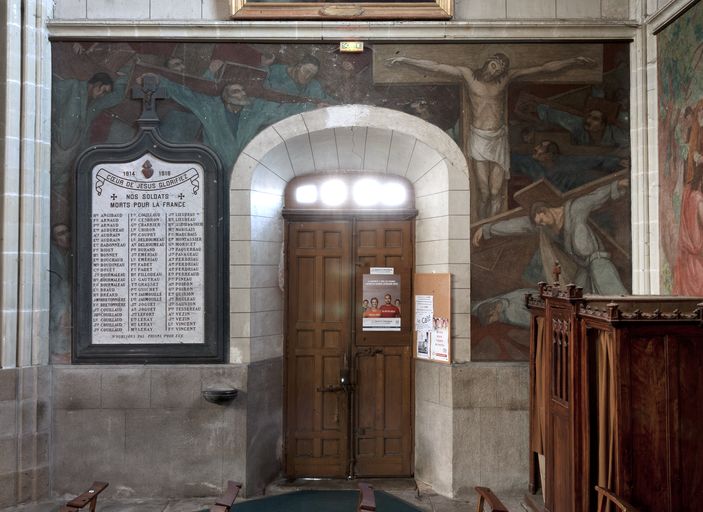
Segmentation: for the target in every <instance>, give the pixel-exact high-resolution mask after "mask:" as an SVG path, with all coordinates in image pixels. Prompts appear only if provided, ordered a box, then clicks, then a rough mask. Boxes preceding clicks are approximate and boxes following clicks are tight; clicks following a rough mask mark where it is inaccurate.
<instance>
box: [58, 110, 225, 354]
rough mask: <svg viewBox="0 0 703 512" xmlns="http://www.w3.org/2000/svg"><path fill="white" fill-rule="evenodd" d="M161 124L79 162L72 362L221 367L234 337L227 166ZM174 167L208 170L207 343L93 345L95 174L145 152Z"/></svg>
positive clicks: (94, 149) (205, 201)
mask: <svg viewBox="0 0 703 512" xmlns="http://www.w3.org/2000/svg"><path fill="white" fill-rule="evenodd" d="M157 123H158V121H156V120H153V121H152V122H151V123H145V124H142V125H141V127H140V131H139V134H138V135H137V137H136V138H135V139H134V140H133V141H132V142H129V143H127V144H109V145H108V144H106V145H96V146H92V147H90V148H88V149H87V150H86V151H84V152H83V153H82V154H81V156H80V157H79V158H78V160H77V163H76V177H75V188H74V191H75V196H74V201H73V233H74V234H75V236H74V258H73V275H74V276H75V283H74V288H73V327H74V329H73V341H72V346H73V350H72V356H71V359H72V362H73V363H130V364H145V363H182V364H193V363H196V364H197V363H222V362H225V350H226V347H227V343H226V342H227V336H228V333H229V328H228V318H225V314H226V312H228V311H229V306H228V304H229V296H228V294H226V293H225V284H226V283H228V282H229V279H228V276H229V272H228V268H229V262H228V252H229V251H228V247H227V243H226V242H227V238H226V234H227V233H228V232H229V230H228V226H229V222H228V215H229V212H228V204H227V203H228V194H227V193H226V189H227V184H226V181H225V179H224V172H223V168H222V163H221V162H220V159H219V157H218V156H217V155H216V154H215V153H214V152H213V151H212V150H211V149H209V148H207V147H205V146H202V145H198V144H187V145H184V144H178V145H176V144H171V143H169V142H167V141H165V140H164V139H163V138H162V137H161V136H160V134H159V132H158V129H157V126H156V125H157ZM147 153H148V154H151V155H154V156H155V157H157V158H159V159H161V160H164V161H167V162H173V163H197V164H200V165H201V166H202V167H203V170H204V172H203V174H204V176H203V178H202V180H201V182H200V183H201V187H200V190H201V191H202V194H203V195H204V197H203V204H204V205H205V211H204V226H203V228H204V229H203V235H204V240H203V243H204V244H205V248H204V254H203V257H204V261H203V263H204V272H205V281H204V297H203V309H204V325H205V332H204V333H203V335H204V340H205V342H204V343H203V344H179V343H159V344H147V343H144V344H141V343H140V344H120V343H115V344H102V343H101V344H93V343H92V311H93V304H92V289H93V287H92V257H93V256H92V220H91V219H92V213H93V212H92V201H91V198H92V170H93V168H94V167H95V166H96V165H100V164H116V163H117V164H119V163H125V164H126V163H129V162H133V161H135V160H137V159H139V158H141V157H142V156H144V155H145V154H147Z"/></svg>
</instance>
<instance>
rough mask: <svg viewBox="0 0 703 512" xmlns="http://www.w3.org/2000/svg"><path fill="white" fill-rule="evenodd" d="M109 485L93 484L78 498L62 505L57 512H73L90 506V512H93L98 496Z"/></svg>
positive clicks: (103, 483) (105, 483) (104, 483)
mask: <svg viewBox="0 0 703 512" xmlns="http://www.w3.org/2000/svg"><path fill="white" fill-rule="evenodd" d="M108 485H109V484H108V483H107V482H93V484H92V485H91V486H90V489H88V490H87V491H85V492H84V493H83V494H81V495H80V496H76V497H75V498H73V499H72V500H71V501H69V502H68V503H66V504H65V505H62V506H61V508H60V509H59V512H74V511H75V510H80V509H82V508H83V507H85V506H86V505H88V504H90V512H95V504H96V503H97V501H98V495H99V494H100V493H101V492H103V491H104V490H105V488H106V487H107V486H108Z"/></svg>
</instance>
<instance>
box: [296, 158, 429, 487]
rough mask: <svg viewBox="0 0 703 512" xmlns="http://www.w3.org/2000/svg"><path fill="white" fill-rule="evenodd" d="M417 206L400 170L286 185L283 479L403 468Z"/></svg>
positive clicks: (396, 472)
mask: <svg viewBox="0 0 703 512" xmlns="http://www.w3.org/2000/svg"><path fill="white" fill-rule="evenodd" d="M416 214H417V211H416V210H415V208H414V193H413V190H412V186H411V185H410V183H409V182H408V181H407V180H405V179H404V178H401V177H398V176H392V175H390V176H389V175H388V174H370V173H361V172H355V173H352V174H350V173H345V174H339V173H336V174H313V175H306V176H302V177H298V178H294V179H293V180H292V181H291V182H290V183H289V184H288V187H287V189H286V194H285V207H284V210H283V216H284V218H285V219H286V229H285V231H286V245H285V247H286V249H285V254H286V283H287V286H286V332H285V342H284V343H285V386H286V393H285V404H286V415H285V443H284V444H285V460H286V465H285V469H286V473H287V475H289V476H291V477H302V476H305V477H310V476H312V477H346V476H361V477H381V476H410V475H411V474H412V430H413V429H412V423H413V421H412V404H413V386H412V382H413V361H412V346H413V338H412V326H411V322H412V314H411V313H412V309H411V307H410V302H411V298H412V288H411V286H412V272H413V262H414V218H415V216H416ZM403 306H404V307H403Z"/></svg>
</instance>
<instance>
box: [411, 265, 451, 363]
mask: <svg viewBox="0 0 703 512" xmlns="http://www.w3.org/2000/svg"><path fill="white" fill-rule="evenodd" d="M413 285H414V286H413V294H414V296H413V302H414V304H413V307H414V316H413V318H414V322H415V324H414V326H413V327H414V328H413V331H414V332H415V334H414V339H415V357H416V358H418V359H427V360H429V361H438V362H442V363H451V362H452V343H451V337H450V333H451V325H450V318H451V310H452V309H451V274H415V277H414V283H413Z"/></svg>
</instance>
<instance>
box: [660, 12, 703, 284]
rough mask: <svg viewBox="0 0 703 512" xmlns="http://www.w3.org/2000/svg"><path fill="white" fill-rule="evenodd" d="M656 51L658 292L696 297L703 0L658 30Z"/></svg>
mask: <svg viewBox="0 0 703 512" xmlns="http://www.w3.org/2000/svg"><path fill="white" fill-rule="evenodd" d="M657 51H658V63H659V77H658V81H659V185H660V189H661V192H660V194H659V212H660V213H659V223H660V225H661V226H662V229H661V269H662V271H661V276H662V277H661V283H660V284H661V292H662V293H672V294H675V295H694V296H700V295H703V3H701V2H698V3H697V4H695V5H694V6H693V7H692V8H691V9H689V10H688V11H687V12H685V13H684V14H683V15H681V17H679V18H678V19H676V20H675V21H674V22H673V23H672V24H670V25H669V26H668V27H666V28H665V29H664V30H663V31H662V32H660V33H659V34H658V36H657ZM664 226H666V227H667V228H666V229H664Z"/></svg>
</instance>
